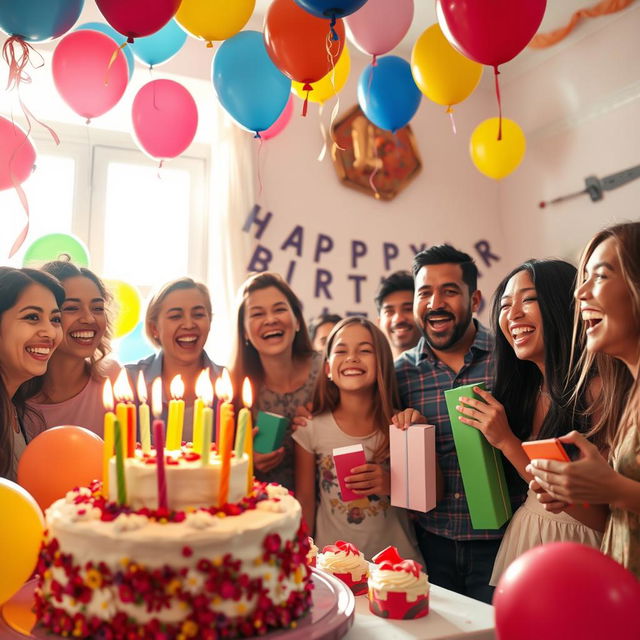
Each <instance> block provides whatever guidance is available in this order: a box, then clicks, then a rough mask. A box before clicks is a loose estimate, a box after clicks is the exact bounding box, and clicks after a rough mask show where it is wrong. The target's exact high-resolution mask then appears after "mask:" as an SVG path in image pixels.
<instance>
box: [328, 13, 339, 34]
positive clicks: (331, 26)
mask: <svg viewBox="0 0 640 640" xmlns="http://www.w3.org/2000/svg"><path fill="white" fill-rule="evenodd" d="M336 22H337V18H336V14H335V13H334V14H332V16H331V23H330V24H329V29H330V31H331V39H332V40H340V37H339V36H338V32H337V31H336Z"/></svg>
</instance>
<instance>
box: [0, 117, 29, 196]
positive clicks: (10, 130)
mask: <svg viewBox="0 0 640 640" xmlns="http://www.w3.org/2000/svg"><path fill="white" fill-rule="evenodd" d="M35 161H36V150H35V149H34V148H33V144H31V140H30V139H29V137H28V136H27V134H26V132H25V131H24V130H23V129H21V128H20V127H19V126H18V125H17V124H15V122H11V120H7V118H4V117H2V116H0V191H3V190H4V189H10V188H11V187H13V186H14V185H16V184H22V183H23V182H24V181H25V180H26V179H27V178H28V177H29V176H30V175H31V172H32V171H33V165H34V164H35Z"/></svg>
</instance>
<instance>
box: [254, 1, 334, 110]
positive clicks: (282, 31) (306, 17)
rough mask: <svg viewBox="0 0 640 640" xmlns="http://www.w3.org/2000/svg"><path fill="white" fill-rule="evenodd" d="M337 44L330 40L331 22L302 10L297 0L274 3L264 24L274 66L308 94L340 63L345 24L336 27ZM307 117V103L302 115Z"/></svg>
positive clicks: (266, 40) (268, 49) (305, 102)
mask: <svg viewBox="0 0 640 640" xmlns="http://www.w3.org/2000/svg"><path fill="white" fill-rule="evenodd" d="M333 29H334V30H335V32H336V34H337V35H338V39H337V40H333V39H331V38H329V37H328V34H327V21H326V20H323V19H322V18H317V17H316V16H314V15H311V14H310V13H309V12H308V11H305V10H304V9H302V8H301V7H299V6H298V5H297V4H296V3H295V2H294V0H273V2H272V3H271V5H269V8H268V9H267V14H266V16H265V21H264V41H265V43H266V46H267V51H268V53H269V56H270V57H271V59H272V60H273V62H274V64H275V65H276V66H277V67H278V69H280V71H282V73H284V74H285V75H286V76H288V77H289V78H291V80H295V81H296V82H301V83H302V84H303V85H304V86H303V89H304V91H305V92H310V91H311V90H312V88H313V87H312V86H311V83H313V82H317V81H318V80H320V79H321V78H322V77H324V76H326V75H327V73H329V72H330V71H331V70H332V69H333V68H334V67H335V65H336V63H337V62H338V60H339V59H340V54H341V53H342V49H343V47H344V24H343V21H342V20H338V21H337V22H336V23H335V26H334V27H333ZM306 114H307V100H306V99H305V101H304V106H303V108H302V115H306Z"/></svg>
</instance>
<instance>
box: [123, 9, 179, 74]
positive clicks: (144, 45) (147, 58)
mask: <svg viewBox="0 0 640 640" xmlns="http://www.w3.org/2000/svg"><path fill="white" fill-rule="evenodd" d="M186 40H187V34H186V33H185V32H184V31H183V30H182V29H181V28H180V27H179V25H178V23H177V22H176V21H175V20H169V22H167V24H165V25H164V27H162V29H160V31H156V32H155V33H152V34H151V35H150V36H145V37H144V38H137V39H136V41H135V42H134V43H133V44H132V45H131V48H132V49H133V53H134V54H135V56H136V58H138V60H140V61H142V62H144V64H146V65H147V66H149V67H156V66H158V65H159V64H163V63H164V62H167V60H170V59H171V58H173V56H175V55H176V53H178V51H180V49H182V45H184V43H185V42H186ZM125 50H126V49H125Z"/></svg>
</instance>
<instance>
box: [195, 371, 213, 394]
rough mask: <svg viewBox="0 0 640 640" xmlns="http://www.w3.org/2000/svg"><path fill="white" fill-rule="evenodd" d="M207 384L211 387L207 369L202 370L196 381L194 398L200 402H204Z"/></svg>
mask: <svg viewBox="0 0 640 640" xmlns="http://www.w3.org/2000/svg"><path fill="white" fill-rule="evenodd" d="M207 383H208V385H209V386H211V380H210V379H209V367H207V368H206V369H203V370H202V371H201V372H200V375H199V376H198V379H197V380H196V396H198V398H200V399H201V400H204V396H205V393H206V388H207Z"/></svg>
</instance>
